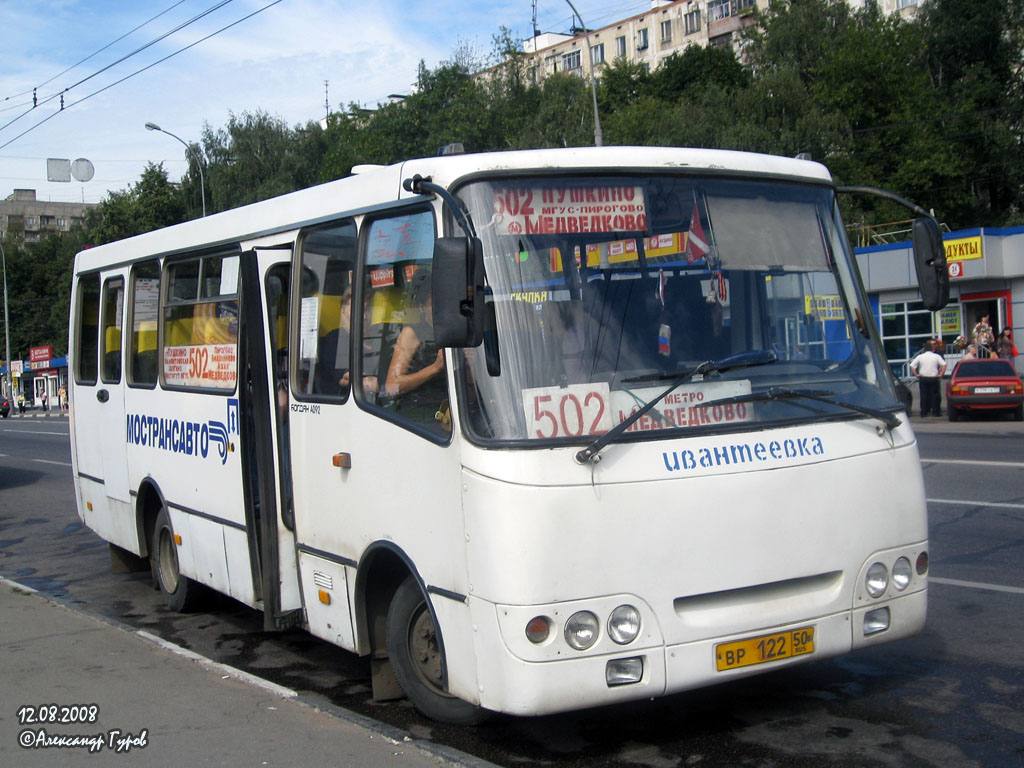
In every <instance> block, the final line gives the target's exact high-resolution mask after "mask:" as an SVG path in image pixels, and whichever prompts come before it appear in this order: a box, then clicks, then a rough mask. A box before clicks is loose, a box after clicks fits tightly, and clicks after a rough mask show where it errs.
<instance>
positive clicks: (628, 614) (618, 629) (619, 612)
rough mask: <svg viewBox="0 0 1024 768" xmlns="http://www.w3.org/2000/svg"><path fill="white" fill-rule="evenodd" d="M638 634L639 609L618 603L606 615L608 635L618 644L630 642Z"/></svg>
mask: <svg viewBox="0 0 1024 768" xmlns="http://www.w3.org/2000/svg"><path fill="white" fill-rule="evenodd" d="M639 634H640V611H638V610H637V609H636V608H634V607H633V606H632V605H620V606H619V607H618V608H616V609H615V610H614V611H612V615H611V616H609V617H608V636H609V637H610V638H611V639H612V640H614V641H615V642H616V643H618V644H619V645H625V644H626V643H632V642H633V641H634V640H636V636H637V635H639Z"/></svg>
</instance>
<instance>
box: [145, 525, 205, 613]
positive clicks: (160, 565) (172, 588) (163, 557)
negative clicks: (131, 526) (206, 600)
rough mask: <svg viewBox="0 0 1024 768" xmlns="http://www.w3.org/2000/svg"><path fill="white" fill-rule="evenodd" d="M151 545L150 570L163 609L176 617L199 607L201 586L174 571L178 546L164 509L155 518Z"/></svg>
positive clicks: (176, 569) (176, 565)
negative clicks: (176, 612)
mask: <svg viewBox="0 0 1024 768" xmlns="http://www.w3.org/2000/svg"><path fill="white" fill-rule="evenodd" d="M151 542H152V544H151V546H150V551H149V560H150V566H151V567H152V570H153V576H154V578H155V579H156V584H157V586H158V587H159V588H160V592H161V593H162V594H163V596H164V602H165V603H167V607H168V608H170V609H171V610H172V611H178V612H180V613H187V612H189V611H194V610H195V609H196V608H197V607H198V606H199V602H200V591H201V590H202V586H201V585H200V584H198V583H197V582H195V581H193V580H192V579H190V578H188V577H187V576H182V575H181V571H180V570H178V545H177V544H176V543H175V541H174V529H173V528H171V516H170V515H168V514H167V508H166V507H164V508H162V509H161V510H160V514H159V515H157V518H156V524H155V525H154V526H153V537H152V539H151Z"/></svg>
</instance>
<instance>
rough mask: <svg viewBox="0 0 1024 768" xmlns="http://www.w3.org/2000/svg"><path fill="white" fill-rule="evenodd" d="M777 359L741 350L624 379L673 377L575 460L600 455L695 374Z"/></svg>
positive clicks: (767, 353)
mask: <svg viewBox="0 0 1024 768" xmlns="http://www.w3.org/2000/svg"><path fill="white" fill-rule="evenodd" d="M776 360H778V357H777V356H776V355H775V353H774V352H772V351H771V350H760V349H758V350H752V351H750V352H740V353H739V354H735V355H729V356H728V357H723V358H721V359H720V360H705V361H704V362H703V363H701V364H700V365H697V366H695V367H694V368H690V369H689V370H684V371H675V372H673V373H657V374H651V375H648V376H636V377H633V378H630V379H623V381H625V382H636V381H658V380H664V379H667V378H671V379H674V380H673V381H672V383H671V384H670V385H669V386H668V387H667V388H666V389H665V390H664V391H663V392H661V393H660V394H659V395H658V396H657V397H656V398H654V399H653V400H650V401H649V402H648V403H647V404H646V405H645V406H643V407H642V408H640V409H639V410H636V411H633V413H631V414H630V415H629V416H627V417H626V418H625V419H623V420H622V421H621V422H619V423H618V424H616V425H615V426H614V427H612V428H611V429H609V430H608V431H607V432H605V433H604V434H603V435H601V436H600V437H599V438H597V439H596V440H595V441H594V442H592V443H591V444H590V445H588V446H587V447H586V448H584V449H583V450H581V451H577V453H576V461H578V462H579V463H580V464H585V463H586V462H588V461H593V460H594V459H595V457H596V456H597V454H598V453H600V452H601V449H602V448H604V447H605V446H606V445H608V443H610V442H611V441H612V440H614V439H615V438H617V437H618V436H619V435H621V434H622V433H623V432H625V431H626V430H627V429H629V428H630V427H631V426H633V425H634V424H635V423H636V422H637V421H639V420H640V419H641V418H642V417H643V416H644V415H645V414H646V413H647V412H648V411H650V410H651V409H652V408H653V407H654V406H656V405H657V404H658V403H660V402H661V401H662V400H663V399H664V398H665V397H666V396H667V395H668V394H669V393H670V392H671V391H672V390H673V389H675V388H676V387H680V386H682V385H683V384H685V383H686V382H688V381H690V380H691V379H693V378H694V377H695V376H701V375H704V374H708V373H722V372H724V371H729V370H732V369H733V368H750V367H752V366H755V365H766V364H768V363H774V362H775V361H776Z"/></svg>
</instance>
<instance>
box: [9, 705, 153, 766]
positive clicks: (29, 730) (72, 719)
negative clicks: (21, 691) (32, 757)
mask: <svg viewBox="0 0 1024 768" xmlns="http://www.w3.org/2000/svg"><path fill="white" fill-rule="evenodd" d="M99 722H100V708H99V705H98V704H26V705H24V706H21V707H18V724H19V725H20V726H22V729H21V731H19V732H18V746H20V747H21V748H22V749H84V750H87V751H88V752H92V753H97V752H102V751H104V750H109V751H111V752H114V753H117V754H124V753H127V752H130V751H132V750H133V749H145V748H146V747H147V746H148V745H149V730H148V729H146V728H143V729H142V730H140V731H139V732H138V733H130V732H128V731H124V730H122V729H120V728H109V729H107V730H95V731H91V732H89V733H81V732H78V733H67V732H65V728H64V727H66V726H90V725H98V724H99ZM75 730H76V731H83V730H91V729H87V728H81V727H78V728H75Z"/></svg>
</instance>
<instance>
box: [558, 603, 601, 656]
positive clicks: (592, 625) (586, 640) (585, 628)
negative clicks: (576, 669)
mask: <svg viewBox="0 0 1024 768" xmlns="http://www.w3.org/2000/svg"><path fill="white" fill-rule="evenodd" d="M600 629H601V622H599V621H598V620H597V616H595V615H594V614H592V613H591V612H590V611H580V612H579V613H574V614H573V615H572V616H570V617H569V620H568V621H567V622H565V642H567V643H568V644H569V645H570V646H571V647H573V648H575V649H576V650H577V651H585V650H587V648H589V647H590V646H592V645H593V644H594V643H596V642H597V634H598V632H599V631H600Z"/></svg>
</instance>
